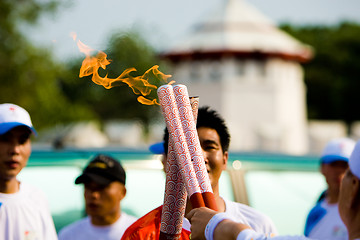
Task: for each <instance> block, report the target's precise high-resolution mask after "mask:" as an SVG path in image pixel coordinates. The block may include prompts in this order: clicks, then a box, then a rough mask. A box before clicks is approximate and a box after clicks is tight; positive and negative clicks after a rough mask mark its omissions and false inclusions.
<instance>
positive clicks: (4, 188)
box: [0, 178, 20, 193]
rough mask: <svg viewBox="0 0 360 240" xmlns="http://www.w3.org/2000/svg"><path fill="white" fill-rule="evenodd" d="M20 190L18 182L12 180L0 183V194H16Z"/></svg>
mask: <svg viewBox="0 0 360 240" xmlns="http://www.w3.org/2000/svg"><path fill="white" fill-rule="evenodd" d="M19 189H20V182H19V181H18V180H17V179H16V178H13V179H11V180H3V181H0V192H1V193H16V192H18V191H19Z"/></svg>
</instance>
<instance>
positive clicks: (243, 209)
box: [224, 199, 277, 234]
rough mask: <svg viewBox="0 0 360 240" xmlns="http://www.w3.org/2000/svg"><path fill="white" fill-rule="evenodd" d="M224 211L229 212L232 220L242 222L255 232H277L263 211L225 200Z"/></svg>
mask: <svg viewBox="0 0 360 240" xmlns="http://www.w3.org/2000/svg"><path fill="white" fill-rule="evenodd" d="M224 201H225V205H226V211H225V212H226V213H229V214H230V215H231V217H232V218H233V220H234V221H238V222H244V223H245V224H248V225H250V226H251V227H252V228H253V229H255V230H256V231H257V232H262V233H265V234H270V233H273V234H277V230H276V228H275V224H274V223H273V221H272V220H271V218H270V217H268V216H267V215H265V214H264V213H262V212H260V211H258V210H256V209H254V208H252V207H250V206H248V205H245V204H242V203H237V202H233V201H229V200H225V199H224Z"/></svg>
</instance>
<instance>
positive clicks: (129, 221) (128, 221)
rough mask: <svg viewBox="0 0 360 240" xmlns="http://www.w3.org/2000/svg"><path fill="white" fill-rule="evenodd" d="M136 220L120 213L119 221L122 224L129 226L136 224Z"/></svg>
mask: <svg viewBox="0 0 360 240" xmlns="http://www.w3.org/2000/svg"><path fill="white" fill-rule="evenodd" d="M136 220H138V218H136V217H134V216H132V215H129V214H127V213H125V212H121V217H120V221H121V222H122V224H124V225H128V226H130V225H131V224H133V223H134V222H136Z"/></svg>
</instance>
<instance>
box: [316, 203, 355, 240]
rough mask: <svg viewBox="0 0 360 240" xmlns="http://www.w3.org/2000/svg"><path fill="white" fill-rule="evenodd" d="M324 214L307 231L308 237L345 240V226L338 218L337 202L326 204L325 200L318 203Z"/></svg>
mask: <svg viewBox="0 0 360 240" xmlns="http://www.w3.org/2000/svg"><path fill="white" fill-rule="evenodd" d="M320 205H321V207H323V208H324V209H325V210H326V214H325V215H324V216H323V217H322V218H321V220H320V221H319V222H318V223H317V224H316V225H315V226H314V228H313V229H312V230H311V232H310V233H309V238H314V239H327V240H347V239H348V233H347V230H346V226H345V224H344V223H343V221H342V220H341V218H340V214H339V208H338V204H328V203H327V201H326V200H324V201H322V202H321V203H320Z"/></svg>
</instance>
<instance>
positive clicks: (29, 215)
mask: <svg viewBox="0 0 360 240" xmlns="http://www.w3.org/2000/svg"><path fill="white" fill-rule="evenodd" d="M32 134H34V135H36V131H35V129H34V127H33V125H32V122H31V119H30V115H29V113H28V112H27V111H26V110H25V109H23V108H21V107H19V106H17V105H15V104H9V103H5V104H0V239H29V240H31V239H38V240H45V239H46V240H53V239H57V236H56V231H55V227H54V222H53V219H52V217H51V215H50V211H49V208H48V202H47V200H46V198H45V196H44V194H43V193H42V192H41V191H40V190H38V189H37V188H34V187H33V186H31V185H28V184H26V183H24V182H20V181H19V180H17V175H18V174H19V173H20V171H21V170H22V169H23V168H24V167H25V166H26V164H27V162H28V160H29V157H30V154H31V139H30V137H31V135H32Z"/></svg>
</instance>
